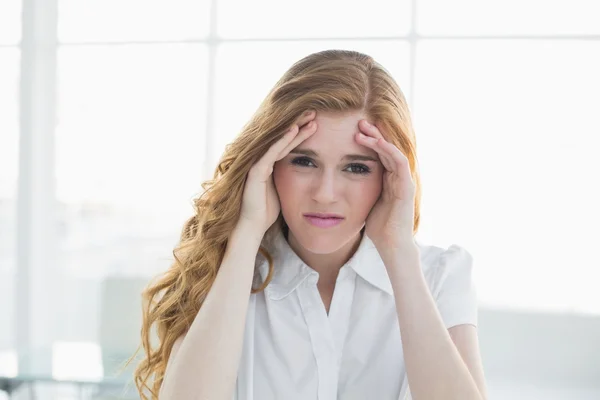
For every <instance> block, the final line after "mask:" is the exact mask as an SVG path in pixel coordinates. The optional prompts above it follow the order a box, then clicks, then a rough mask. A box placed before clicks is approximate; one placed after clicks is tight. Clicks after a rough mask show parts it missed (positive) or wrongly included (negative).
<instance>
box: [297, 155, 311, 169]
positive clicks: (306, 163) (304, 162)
mask: <svg viewBox="0 0 600 400" xmlns="http://www.w3.org/2000/svg"><path fill="white" fill-rule="evenodd" d="M292 164H294V165H300V166H301V167H311V166H313V165H314V164H313V162H312V160H311V159H310V158H308V157H297V158H294V159H293V160H292ZM311 164H312V165H311Z"/></svg>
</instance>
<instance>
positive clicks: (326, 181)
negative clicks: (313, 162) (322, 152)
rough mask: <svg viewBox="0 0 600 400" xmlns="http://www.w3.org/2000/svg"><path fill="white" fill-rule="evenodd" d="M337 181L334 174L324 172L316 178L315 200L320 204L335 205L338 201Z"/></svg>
mask: <svg viewBox="0 0 600 400" xmlns="http://www.w3.org/2000/svg"><path fill="white" fill-rule="evenodd" d="M335 186H336V180H335V175H334V173H332V172H323V173H321V174H319V175H318V176H316V177H315V182H314V187H313V195H312V197H313V200H315V201H316V202H319V203H325V204H326V203H333V202H334V201H336V197H337V195H336V188H335Z"/></svg>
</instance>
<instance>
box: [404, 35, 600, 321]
mask: <svg viewBox="0 0 600 400" xmlns="http://www.w3.org/2000/svg"><path fill="white" fill-rule="evenodd" d="M598 71H600V43H598V42H592V41H587V42H586V41H569V42H566V41H509V40H506V41H481V40H479V41H448V40H445V41H425V42H422V43H420V44H419V46H418V49H417V60H416V83H415V124H416V126H417V129H416V131H417V139H418V143H419V152H420V158H421V159H420V163H421V172H422V174H423V180H424V182H426V185H425V191H424V207H425V208H426V209H427V213H426V215H427V219H428V220H429V221H431V222H430V224H431V225H430V226H432V229H433V230H435V232H436V235H439V236H440V237H448V238H451V240H452V241H455V242H456V243H459V244H462V245H464V246H465V247H466V248H467V249H470V250H472V251H473V253H474V254H473V256H474V260H475V261H474V262H475V267H474V268H475V269H474V273H475V274H476V278H477V283H478V289H479V296H480V299H481V301H482V304H483V305H490V306H494V307H496V306H497V307H508V308H524V309H532V310H551V311H560V312H582V313H600V292H599V291H598V290H597V289H596V282H597V280H598V278H600V269H599V268H598V267H597V262H595V261H594V260H596V259H597V255H596V251H597V248H598V243H597V242H598V234H597V227H598V226H599V225H600V208H599V207H598V204H600V190H599V185H598V171H600V158H598V156H597V149H598V146H599V145H600V142H599V141H598V138H599V135H598V132H600V120H598V118H597V116H598V110H599V109H600V97H599V96H598V93H600V78H599V75H598ZM575 72H576V73H575ZM428 223H429V222H428Z"/></svg>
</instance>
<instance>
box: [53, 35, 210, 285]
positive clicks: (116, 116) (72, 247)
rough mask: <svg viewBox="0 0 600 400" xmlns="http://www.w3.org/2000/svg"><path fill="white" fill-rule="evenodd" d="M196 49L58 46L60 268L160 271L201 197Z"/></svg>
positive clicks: (201, 59)
mask: <svg viewBox="0 0 600 400" xmlns="http://www.w3.org/2000/svg"><path fill="white" fill-rule="evenodd" d="M205 87H206V49H205V48H204V46H203V45H148V46H139V45H138V46H135V45H133V46H115V47H111V46H108V47H98V46H93V47H79V46H78V47H63V48H60V49H59V122H60V123H59V126H58V129H57V134H56V136H57V141H56V147H57V154H56V163H57V171H56V174H57V195H58V200H59V202H60V204H61V206H62V209H61V210H60V211H61V213H62V218H63V221H64V229H65V237H64V242H63V246H64V248H63V249H62V254H63V256H64V257H65V259H64V260H62V265H63V266H64V267H65V268H67V269H68V270H69V271H70V272H71V273H72V274H77V275H79V276H81V275H84V276H86V277H90V276H92V277H95V276H105V275H111V274H114V273H117V272H118V273H119V274H133V275H142V276H150V275H153V274H155V273H157V272H159V271H163V270H165V269H166V268H167V267H168V266H169V263H170V256H171V251H172V247H173V245H174V244H175V242H176V239H178V236H179V233H180V230H181V228H182V225H183V222H184V220H185V219H186V218H187V217H189V216H191V215H192V212H193V209H192V207H191V199H192V197H194V196H195V195H196V194H197V193H198V192H200V191H201V186H200V184H201V182H200V177H201V168H202V162H203V160H204V157H203V155H204V147H203V143H204V137H203V129H204V121H205V108H206V99H205V96H206V94H205Z"/></svg>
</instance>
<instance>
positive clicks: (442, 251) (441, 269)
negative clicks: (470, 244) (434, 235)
mask: <svg viewBox="0 0 600 400" xmlns="http://www.w3.org/2000/svg"><path fill="white" fill-rule="evenodd" d="M418 247H419V250H420V254H421V266H422V269H423V273H424V274H425V277H426V279H427V282H428V283H429V285H430V286H431V289H432V290H434V291H436V292H438V291H439V290H440V289H441V287H442V286H447V285H449V284H450V285H451V284H460V283H461V282H462V283H467V282H470V281H471V276H472V271H473V256H472V255H471V253H470V252H469V251H468V250H467V249H466V248H465V247H463V246H460V245H458V244H452V245H450V246H448V247H447V248H444V247H440V246H433V245H427V244H422V243H418Z"/></svg>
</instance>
